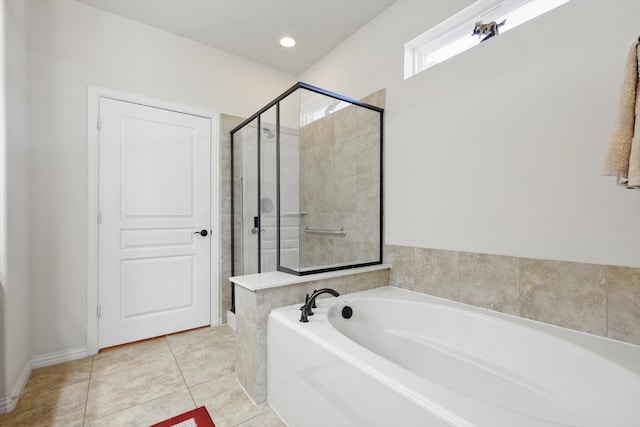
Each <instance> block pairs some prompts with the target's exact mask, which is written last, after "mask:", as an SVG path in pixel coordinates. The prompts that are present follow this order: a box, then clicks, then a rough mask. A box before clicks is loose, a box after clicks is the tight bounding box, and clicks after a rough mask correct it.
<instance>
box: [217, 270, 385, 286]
mask: <svg viewBox="0 0 640 427" xmlns="http://www.w3.org/2000/svg"><path fill="white" fill-rule="evenodd" d="M390 268H391V264H377V265H370V266H367V267H357V268H349V269H346V270H336V271H327V272H325V273H317V274H308V275H306V276H296V275H295V274H289V273H283V272H282V271H271V272H269V273H258V274H248V275H246V276H233V277H230V278H229V281H230V282H233V283H235V284H236V285H238V286H241V287H243V288H245V289H247V290H249V291H253V292H255V291H259V290H261V289H269V288H277V287H279V286H287V285H293V284H296V283H305V282H313V281H315V280H323V279H331V278H334V277H342V276H349V275H351V274H359V273H368V272H370V271H378V270H386V269H390Z"/></svg>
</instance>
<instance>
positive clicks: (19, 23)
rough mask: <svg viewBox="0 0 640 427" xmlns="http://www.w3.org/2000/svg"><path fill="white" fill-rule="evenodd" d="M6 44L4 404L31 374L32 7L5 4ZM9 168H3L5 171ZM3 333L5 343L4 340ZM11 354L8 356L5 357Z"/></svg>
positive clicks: (0, 388) (1, 306)
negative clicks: (27, 371) (29, 56)
mask: <svg viewBox="0 0 640 427" xmlns="http://www.w3.org/2000/svg"><path fill="white" fill-rule="evenodd" d="M0 5H1V7H2V9H3V11H4V18H5V19H4V28H3V32H2V34H3V36H4V37H3V38H4V47H5V52H4V55H3V57H2V58H3V61H4V72H5V74H4V78H3V80H2V84H3V85H4V88H3V93H4V96H3V97H2V102H3V103H4V106H3V109H4V114H5V115H4V116H3V121H4V124H5V126H3V129H2V131H3V134H4V135H3V137H4V138H5V144H6V147H5V148H6V190H7V192H6V202H7V205H6V213H7V218H6V221H7V234H6V236H3V238H6V245H7V246H6V247H7V254H8V255H7V268H6V276H5V277H4V280H2V283H1V284H0V294H3V295H2V296H1V297H0V310H1V311H2V313H1V314H2V317H3V322H0V324H2V323H3V325H2V326H3V328H4V331H3V332H4V338H3V340H4V342H2V348H1V349H2V353H4V354H3V355H2V356H0V361H2V360H3V359H4V364H3V365H2V366H0V371H2V374H0V377H2V376H4V381H3V384H2V385H0V399H1V398H3V397H7V396H9V395H11V394H12V393H14V392H15V391H16V388H15V387H16V384H17V383H18V382H19V379H20V377H21V374H22V373H23V372H24V371H25V369H29V367H30V361H31V347H30V341H29V327H30V311H29V294H30V286H29V271H30V269H31V268H32V267H34V266H33V265H32V264H31V262H30V258H29V252H28V249H29V248H28V242H29V232H30V230H29V227H30V224H29V210H28V200H27V194H28V191H29V175H28V171H29V166H28V155H29V144H28V131H27V129H28V117H27V90H28V89H27V87H28V86H27V4H26V3H25V2H23V1H21V0H4V1H3V2H2V3H0ZM1 170H3V168H0V171H1ZM2 335H3V334H2V332H0V340H1V339H2V337H1V336H2ZM5 349H6V350H8V351H5Z"/></svg>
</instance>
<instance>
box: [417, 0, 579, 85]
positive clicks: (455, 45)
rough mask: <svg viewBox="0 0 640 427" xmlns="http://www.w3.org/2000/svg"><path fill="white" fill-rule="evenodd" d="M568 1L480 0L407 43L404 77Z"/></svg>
mask: <svg viewBox="0 0 640 427" xmlns="http://www.w3.org/2000/svg"><path fill="white" fill-rule="evenodd" d="M568 1H569V0H478V1H476V2H475V3H473V4H472V5H471V6H469V7H467V8H466V9H463V10H461V11H460V12H458V13H457V14H455V15H453V16H452V17H450V18H449V19H447V20H445V21H443V22H441V23H440V24H438V25H436V26H435V27H433V28H431V29H430V30H429V31H427V32H425V33H423V34H421V35H419V36H418V37H416V38H415V39H413V40H411V41H410V42H408V43H407V44H405V67H404V78H405V79H408V78H409V77H411V76H414V75H415V74H418V73H420V72H421V71H424V70H426V69H427V68H429V67H433V66H434V65H436V64H439V63H441V62H443V61H446V60H447V59H449V58H452V57H454V56H455V55H458V54H459V53H462V52H464V51H465V50H467V49H471V48H472V47H474V46H477V45H478V44H480V43H482V42H483V41H486V40H488V39H490V38H491V37H494V36H497V35H498V34H502V33H504V32H506V31H509V30H510V29H512V28H515V27H517V26H518V25H520V24H523V23H525V22H527V21H529V20H531V19H533V18H535V17H536V16H540V15H542V14H544V13H546V12H548V11H550V10H552V9H555V8H556V7H558V6H561V5H563V4H565V3H567V2H568Z"/></svg>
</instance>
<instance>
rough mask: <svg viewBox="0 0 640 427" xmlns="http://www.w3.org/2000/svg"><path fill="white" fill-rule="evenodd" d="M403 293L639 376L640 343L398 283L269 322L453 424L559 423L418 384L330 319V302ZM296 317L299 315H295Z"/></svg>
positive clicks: (283, 312)
mask: <svg viewBox="0 0 640 427" xmlns="http://www.w3.org/2000/svg"><path fill="white" fill-rule="evenodd" d="M398 296H404V297H405V298H406V297H410V298H412V299H414V298H415V299H417V300H418V301H420V302H427V303H429V304H436V305H444V306H447V307H450V308H453V309H455V310H463V311H467V312H471V313H472V314H474V315H478V316H482V317H490V318H491V317H494V318H498V319H500V320H505V321H508V322H514V323H516V324H517V325H518V326H523V327H525V328H527V329H533V330H534V331H536V332H538V333H543V334H550V335H552V336H553V337H554V338H556V339H560V340H562V341H565V342H566V341H569V343H571V344H573V345H576V346H578V347H581V348H584V349H586V350H588V351H591V352H593V353H595V354H596V355H597V356H598V357H602V358H604V359H607V360H609V361H611V362H612V363H615V364H617V365H619V367H621V368H623V369H627V370H629V371H630V373H632V374H635V375H637V376H640V357H639V356H640V346H637V345H634V344H630V343H626V342H622V341H617V340H614V339H611V338H608V337H602V336H597V335H593V334H589V333H586V332H582V331H576V330H573V329H568V328H563V327H560V326H557V325H550V324H547V323H544V322H540V321H536V320H532V319H526V318H521V317H518V316H515V315H511V314H507V313H501V312H497V311H494V310H490V309H487V308H482V307H476V306H472V305H469V304H465V303H460V302H457V301H451V300H448V299H445V298H440V297H435V296H431V295H426V294H422V293H419V292H415V291H410V290H407V289H403V288H398V287H394V286H383V287H379V288H375V289H371V290H366V291H361V292H355V293H352V294H345V295H341V296H340V297H338V298H323V299H319V300H318V302H317V303H318V308H317V309H315V312H316V315H314V316H313V317H310V318H309V322H308V323H301V322H299V321H298V319H299V307H300V304H294V305H291V306H287V307H282V308H278V309H274V310H272V312H271V314H270V315H269V322H271V321H272V320H271V319H274V320H275V321H278V322H279V323H281V324H284V326H286V327H288V328H290V329H292V330H294V331H295V332H297V333H300V334H302V335H303V336H304V337H306V338H307V339H309V340H311V341H312V342H314V343H315V344H317V345H319V346H321V347H324V348H326V349H327V350H328V351H330V352H332V353H333V354H335V355H336V356H338V357H339V358H341V359H343V360H345V361H346V362H347V363H349V364H350V365H352V366H353V367H355V368H356V369H358V370H360V371H362V372H364V373H366V374H368V375H371V376H373V377H374V378H376V379H378V380H380V382H384V383H385V384H386V385H387V386H389V387H391V388H392V389H393V390H394V391H396V392H397V393H400V394H401V395H403V396H405V398H407V399H409V400H411V401H412V402H414V403H415V404H417V405H418V406H420V407H422V408H424V409H425V410H428V411H430V412H431V413H433V414H436V415H437V416H438V417H439V418H441V419H442V420H444V421H445V422H448V423H451V424H452V425H456V426H475V425H476V423H475V422H476V421H475V420H476V417H477V416H478V414H480V415H479V416H480V417H482V418H485V417H488V419H490V418H491V417H493V416H495V415H496V414H497V415H498V416H500V417H503V418H504V417H507V418H509V417H513V422H515V423H518V422H519V421H520V420H525V419H526V420H529V422H530V421H531V420H532V419H537V420H538V421H540V422H542V423H547V424H543V425H558V424H555V423H554V421H553V420H548V419H546V420H543V419H541V418H532V417H530V416H527V415H525V414H520V413H516V412H512V411H509V410H507V409H505V408H500V407H496V406H491V405H489V404H487V403H485V402H479V401H477V400H475V399H473V398H471V397H469V396H465V395H463V394H460V393H458V392H457V391H455V390H452V389H448V388H447V387H445V386H441V385H439V384H435V383H431V384H428V385H426V383H424V384H423V383H419V387H418V386H415V384H416V380H415V379H414V378H413V376H414V375H415V374H414V373H412V372H411V371H409V370H407V369H406V368H404V367H401V366H400V365H397V364H396V363H394V362H393V361H390V360H388V359H386V358H385V357H383V356H381V355H379V354H377V353H375V352H373V351H371V350H369V349H368V348H366V347H364V346H362V345H360V344H358V343H357V342H355V341H353V340H351V339H350V338H349V337H347V336H346V335H344V334H342V333H341V332H340V331H338V330H337V329H335V328H334V326H333V325H331V323H330V320H329V317H328V313H329V310H330V309H331V307H333V306H336V305H343V304H345V303H348V300H349V299H359V298H362V299H389V298H390V299H401V300H402V299H404V298H398ZM293 316H297V317H295V318H294V317H293ZM611 346H613V347H614V350H616V351H615V353H616V354H615V355H616V356H618V357H616V358H612V357H611V354H609V351H610V349H609V347H611ZM354 349H355V351H354ZM380 367H382V369H380ZM427 383H428V381H427ZM433 393H435V394H436V395H437V396H438V397H439V398H440V399H439V400H435V401H434V400H433V399H427V398H426V397H425V396H433ZM452 400H455V402H463V405H462V406H463V407H464V408H465V411H462V413H460V412H459V411H456V413H453V412H452V411H451V410H449V409H448V408H449V407H452V406H454V405H451V401H452ZM512 425H518V424H512Z"/></svg>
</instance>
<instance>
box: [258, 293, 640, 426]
mask: <svg viewBox="0 0 640 427" xmlns="http://www.w3.org/2000/svg"><path fill="white" fill-rule="evenodd" d="M345 305H349V306H350V307H352V309H353V317H352V318H351V319H348V320H347V319H343V318H342V316H341V311H342V308H343V307H344V306H345ZM299 307H300V304H299V305H296V306H291V307H285V308H281V309H277V310H274V311H272V313H271V315H270V316H269V338H268V346H269V348H268V395H269V403H270V405H271V406H272V407H273V408H274V410H275V411H276V412H277V413H278V414H279V415H280V416H281V417H282V418H283V419H284V421H285V422H286V423H287V424H288V425H289V426H290V427H298V426H299V427H307V426H322V427H343V426H345V427H346V426H367V427H368V426H385V427H396V426H398V427H406V426H421V427H426V426H487V427H501V426H504V427H528V426H536V427H541V426H585V427H586V426H593V427H638V426H640V347H638V346H634V345H630V344H625V343H621V342H617V341H613V340H609V339H606V338H600V337H596V336H593V335H588V334H584V333H580V332H576V331H572V330H568V329H563V328H558V327H554V326H551V325H546V324H542V323H538V322H533V321H529V320H525V319H521V318H518V317H514V316H509V315H504V314H501V313H496V312H492V311H489V310H484V309H480V308H476V307H472V306H468V305H464V304H460V303H456V302H452V301H448V300H443V299H439V298H434V297H430V296H427V295H422V294H418V293H414V292H409V291H405V290H402V289H398V288H393V287H384V288H378V289H374V290H371V291H365V292H359V293H354V294H350V295H344V296H341V297H339V298H330V299H323V300H319V301H318V308H317V309H315V310H314V312H315V315H314V316H311V317H309V322H308V323H300V322H299V318H300V310H299Z"/></svg>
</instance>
